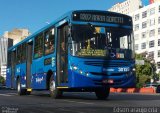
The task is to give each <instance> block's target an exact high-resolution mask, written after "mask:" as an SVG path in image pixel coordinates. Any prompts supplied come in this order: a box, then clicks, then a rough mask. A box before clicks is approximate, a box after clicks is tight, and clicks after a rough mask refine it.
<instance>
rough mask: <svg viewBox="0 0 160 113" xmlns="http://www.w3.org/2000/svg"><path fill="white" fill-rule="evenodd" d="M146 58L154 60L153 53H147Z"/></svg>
mask: <svg viewBox="0 0 160 113" xmlns="http://www.w3.org/2000/svg"><path fill="white" fill-rule="evenodd" d="M148 58H150V59H153V58H154V51H151V52H149V53H148Z"/></svg>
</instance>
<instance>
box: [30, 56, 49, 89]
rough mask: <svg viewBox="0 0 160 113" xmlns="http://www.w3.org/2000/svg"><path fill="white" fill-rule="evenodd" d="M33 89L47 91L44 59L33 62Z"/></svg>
mask: <svg viewBox="0 0 160 113" xmlns="http://www.w3.org/2000/svg"><path fill="white" fill-rule="evenodd" d="M31 86H32V88H33V89H46V73H45V72H44V59H43V58H38V59H35V60H33V62H32V83H31Z"/></svg>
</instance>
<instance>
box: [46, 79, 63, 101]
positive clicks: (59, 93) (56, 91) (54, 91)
mask: <svg viewBox="0 0 160 113" xmlns="http://www.w3.org/2000/svg"><path fill="white" fill-rule="evenodd" d="M49 90H50V96H51V97H52V98H55V99H56V98H60V97H62V94H63V92H62V91H61V90H59V89H57V88H56V83H55V81H54V79H53V76H51V78H50V82H49Z"/></svg>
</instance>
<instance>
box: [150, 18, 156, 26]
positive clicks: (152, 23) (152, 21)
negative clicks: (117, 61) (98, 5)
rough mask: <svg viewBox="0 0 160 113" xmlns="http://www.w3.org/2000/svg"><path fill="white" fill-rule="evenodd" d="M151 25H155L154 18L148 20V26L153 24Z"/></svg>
mask: <svg viewBox="0 0 160 113" xmlns="http://www.w3.org/2000/svg"><path fill="white" fill-rule="evenodd" d="M153 25H155V19H154V18H153V19H151V20H150V26H153Z"/></svg>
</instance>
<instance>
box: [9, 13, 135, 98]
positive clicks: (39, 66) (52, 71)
mask: <svg viewBox="0 0 160 113" xmlns="http://www.w3.org/2000/svg"><path fill="white" fill-rule="evenodd" d="M7 67H8V68H7V77H6V86H7V87H8V88H13V89H17V92H18V94H19V95H24V94H30V93H31V91H32V90H49V91H50V95H51V97H54V98H60V97H61V96H62V94H63V92H65V91H78V92H79V91H83V92H95V94H96V96H97V98H98V99H106V98H107V97H108V96H109V93H110V87H115V88H118V87H133V86H134V85H135V55H134V38H133V25H132V18H131V17H129V16H127V15H123V14H118V13H114V12H108V11H97V10H75V11H70V12H69V13H66V14H65V15H63V16H62V17H60V18H59V19H57V20H56V21H54V22H52V23H50V24H48V25H47V26H45V27H44V28H42V29H40V30H39V31H38V32H36V33H34V34H32V35H31V36H29V37H27V38H26V39H24V40H22V41H21V42H19V43H18V44H16V45H14V46H12V47H11V48H9V49H8V66H7Z"/></svg>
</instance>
